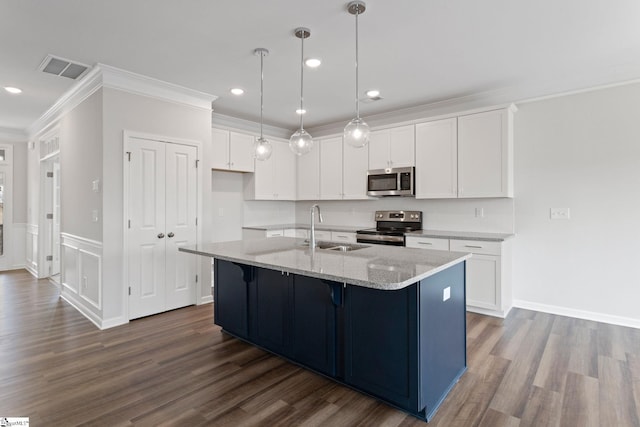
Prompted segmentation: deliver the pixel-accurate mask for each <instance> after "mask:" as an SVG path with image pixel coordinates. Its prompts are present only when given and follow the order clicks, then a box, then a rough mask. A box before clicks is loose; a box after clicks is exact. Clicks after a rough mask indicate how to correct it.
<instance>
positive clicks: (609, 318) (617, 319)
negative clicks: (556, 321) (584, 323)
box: [513, 300, 640, 329]
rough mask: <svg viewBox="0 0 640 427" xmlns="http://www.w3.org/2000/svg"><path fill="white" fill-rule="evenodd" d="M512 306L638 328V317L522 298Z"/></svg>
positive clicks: (639, 323)
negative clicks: (577, 308)
mask: <svg viewBox="0 0 640 427" xmlns="http://www.w3.org/2000/svg"><path fill="white" fill-rule="evenodd" d="M513 306H514V307H518V308H524V309H526V310H533V311H541V312H543V313H549V314H557V315H559V316H567V317H575V318H576V319H584V320H593V321H594V322H602V323H609V324H611V325H618V326H627V327H629V328H636V329H640V319H634V318H631V317H622V316H613V315H610V314H604V313H596V312H594V311H586V310H576V309H573V308H567V307H560V306H556V305H548V304H539V303H536V302H530V301H523V300H514V301H513Z"/></svg>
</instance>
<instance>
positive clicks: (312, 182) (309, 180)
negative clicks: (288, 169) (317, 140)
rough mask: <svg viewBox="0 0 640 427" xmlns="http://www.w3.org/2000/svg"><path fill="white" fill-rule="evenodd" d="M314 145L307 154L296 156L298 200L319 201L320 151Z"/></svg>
mask: <svg viewBox="0 0 640 427" xmlns="http://www.w3.org/2000/svg"><path fill="white" fill-rule="evenodd" d="M318 146H319V144H316V146H315V147H313V150H311V151H310V152H309V153H307V154H304V155H302V156H296V157H297V159H296V161H297V163H298V175H297V181H298V200H319V199H320V150H319V149H318Z"/></svg>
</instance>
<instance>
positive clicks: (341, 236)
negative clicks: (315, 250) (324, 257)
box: [331, 231, 356, 243]
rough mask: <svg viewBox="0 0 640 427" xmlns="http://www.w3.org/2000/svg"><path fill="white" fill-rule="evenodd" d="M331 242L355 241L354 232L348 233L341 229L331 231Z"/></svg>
mask: <svg viewBox="0 0 640 427" xmlns="http://www.w3.org/2000/svg"><path fill="white" fill-rule="evenodd" d="M331 241H332V242H345V243H356V233H348V232H343V231H332V232H331Z"/></svg>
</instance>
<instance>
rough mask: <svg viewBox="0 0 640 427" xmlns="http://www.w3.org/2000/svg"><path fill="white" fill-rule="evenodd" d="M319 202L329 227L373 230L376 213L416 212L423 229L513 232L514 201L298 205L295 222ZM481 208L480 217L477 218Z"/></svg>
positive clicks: (395, 199)
mask: <svg viewBox="0 0 640 427" xmlns="http://www.w3.org/2000/svg"><path fill="white" fill-rule="evenodd" d="M313 203H318V204H319V205H320V208H321V210H322V215H323V217H324V221H325V223H327V224H330V225H345V226H356V227H360V226H366V227H373V226H374V225H375V221H374V218H373V214H374V211H376V210H399V209H404V210H416V211H422V213H423V228H428V229H435V230H451V231H482V232H492V233H513V232H514V219H513V206H514V205H513V199H455V200H416V199H414V198H411V197H387V198H381V199H374V200H357V201H329V200H327V201H319V202H297V203H296V219H297V221H298V222H301V223H305V222H308V221H309V209H310V207H311V205H313ZM476 209H482V214H483V216H482V217H476Z"/></svg>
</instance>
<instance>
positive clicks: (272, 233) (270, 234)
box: [265, 229, 284, 237]
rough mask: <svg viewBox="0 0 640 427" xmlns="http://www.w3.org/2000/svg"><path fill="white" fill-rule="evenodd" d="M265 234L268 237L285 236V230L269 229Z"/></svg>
mask: <svg viewBox="0 0 640 427" xmlns="http://www.w3.org/2000/svg"><path fill="white" fill-rule="evenodd" d="M265 235H266V236H267V237H282V236H284V230H281V229H278V230H267V231H266V234H265Z"/></svg>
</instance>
